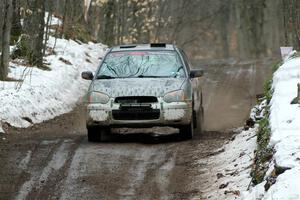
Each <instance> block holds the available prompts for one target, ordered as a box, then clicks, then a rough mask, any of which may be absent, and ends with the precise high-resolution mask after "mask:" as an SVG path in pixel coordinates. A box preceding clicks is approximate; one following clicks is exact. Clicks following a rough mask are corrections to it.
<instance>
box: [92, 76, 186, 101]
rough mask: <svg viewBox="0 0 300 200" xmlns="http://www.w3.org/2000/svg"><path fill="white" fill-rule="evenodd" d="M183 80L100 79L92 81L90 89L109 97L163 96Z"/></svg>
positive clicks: (178, 85)
mask: <svg viewBox="0 0 300 200" xmlns="http://www.w3.org/2000/svg"><path fill="white" fill-rule="evenodd" d="M185 81H186V79H185V78H126V79H101V80H95V81H94V82H93V83H92V86H91V90H92V91H97V92H102V93H105V94H107V95H109V96H110V97H119V96H164V94H166V93H167V92H170V91H174V90H179V89H181V88H182V86H183V84H184V83H185Z"/></svg>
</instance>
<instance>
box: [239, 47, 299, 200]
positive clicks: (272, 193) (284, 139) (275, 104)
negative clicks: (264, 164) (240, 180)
mask: <svg viewBox="0 0 300 200" xmlns="http://www.w3.org/2000/svg"><path fill="white" fill-rule="evenodd" d="M294 55H295V52H294V51H293V52H291V53H290V54H289V56H288V57H287V58H285V59H284V63H283V64H282V65H281V66H280V67H279V68H278V70H277V71H276V72H275V73H274V75H273V86H272V87H273V89H274V93H273V97H272V100H271V105H270V106H271V111H270V127H271V138H270V144H269V145H270V146H272V147H274V149H275V154H274V157H273V161H272V162H273V163H272V164H271V166H270V168H269V170H268V172H267V174H266V177H268V176H270V174H271V173H270V171H272V169H274V166H275V165H277V166H279V167H282V168H290V170H286V171H285V172H283V173H282V174H280V175H279V176H278V177H277V180H276V182H275V183H274V184H273V185H272V186H271V187H270V188H269V190H268V191H264V190H263V192H261V185H264V183H261V184H259V185H257V186H255V187H254V188H252V191H259V192H258V193H259V198H258V196H257V195H253V192H248V193H246V195H244V199H246V200H254V199H264V200H271V199H272V200H273V199H278V200H279V199H280V200H281V199H291V200H292V199H293V200H294V199H295V200H296V199H300V181H299V180H300V105H298V104H291V102H292V100H293V99H294V98H295V97H296V96H297V84H298V83H300V57H296V58H293V56H294ZM254 193H255V192H254ZM262 196H263V197H262Z"/></svg>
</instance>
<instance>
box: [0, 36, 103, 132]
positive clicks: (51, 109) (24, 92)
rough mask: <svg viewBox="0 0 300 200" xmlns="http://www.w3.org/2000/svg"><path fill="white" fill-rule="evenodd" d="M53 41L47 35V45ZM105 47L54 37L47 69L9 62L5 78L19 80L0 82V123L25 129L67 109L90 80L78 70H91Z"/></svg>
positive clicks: (96, 64) (93, 69) (50, 44)
mask: <svg viewBox="0 0 300 200" xmlns="http://www.w3.org/2000/svg"><path fill="white" fill-rule="evenodd" d="M54 43H55V38H53V37H50V39H49V42H48V46H49V47H53V46H54ZM105 49H106V47H105V46H104V45H102V44H94V43H89V44H81V45H80V44H78V43H76V42H74V41H72V40H64V39H57V42H56V47H55V52H56V53H55V54H54V55H49V56H47V57H46V58H45V60H46V61H45V62H46V63H49V67H50V68H51V71H44V70H40V69H38V68H35V67H25V66H21V65H18V64H14V63H10V73H9V77H11V78H14V79H21V80H23V82H1V81H0V125H1V121H2V122H6V123H9V124H10V125H12V126H15V127H24V128H25V127H28V126H30V125H32V124H35V123H40V122H43V121H45V120H49V119H52V118H54V117H56V116H58V115H61V114H64V113H67V112H69V111H71V110H72V109H73V108H74V107H75V106H76V103H77V102H78V101H79V100H80V98H81V97H83V95H84V94H85V92H86V90H87V88H88V85H89V83H90V82H89V81H85V80H82V79H81V72H82V71H85V70H90V71H95V70H96V68H97V66H98V65H99V62H100V60H99V59H100V57H102V56H103V54H104V53H105ZM66 61H68V62H70V63H68V62H66ZM0 130H1V128H0Z"/></svg>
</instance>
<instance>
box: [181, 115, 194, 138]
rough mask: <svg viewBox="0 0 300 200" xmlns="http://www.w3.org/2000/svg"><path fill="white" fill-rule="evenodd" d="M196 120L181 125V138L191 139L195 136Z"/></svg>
mask: <svg viewBox="0 0 300 200" xmlns="http://www.w3.org/2000/svg"><path fill="white" fill-rule="evenodd" d="M193 121H194V120H191V123H190V124H188V125H184V126H181V127H180V128H179V137H180V139H181V140H190V139H192V138H193V136H194V123H193Z"/></svg>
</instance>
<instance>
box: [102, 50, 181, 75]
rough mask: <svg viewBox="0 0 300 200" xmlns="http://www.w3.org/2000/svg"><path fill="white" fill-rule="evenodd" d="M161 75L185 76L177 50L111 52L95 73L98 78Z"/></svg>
mask: <svg viewBox="0 0 300 200" xmlns="http://www.w3.org/2000/svg"><path fill="white" fill-rule="evenodd" d="M162 77H168V78H169V77H170V78H172V77H173V78H182V77H185V71H184V68H183V65H182V62H181V60H180V58H179V56H178V54H177V52H175V51H125V52H113V53H110V54H108V55H107V56H106V58H105V60H104V62H103V63H102V66H101V68H100V70H99V72H98V74H97V78H98V79H108V78H162Z"/></svg>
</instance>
